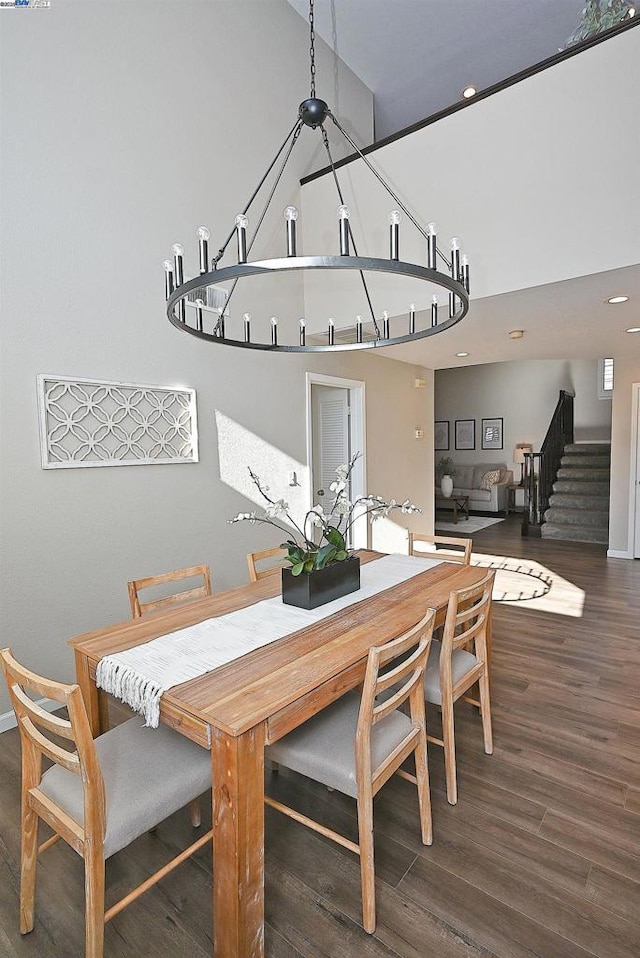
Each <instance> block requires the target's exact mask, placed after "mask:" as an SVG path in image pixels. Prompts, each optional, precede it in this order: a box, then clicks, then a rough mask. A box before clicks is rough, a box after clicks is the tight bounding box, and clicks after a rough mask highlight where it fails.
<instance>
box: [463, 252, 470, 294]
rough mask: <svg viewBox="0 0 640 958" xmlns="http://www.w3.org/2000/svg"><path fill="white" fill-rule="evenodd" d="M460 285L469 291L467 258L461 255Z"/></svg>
mask: <svg viewBox="0 0 640 958" xmlns="http://www.w3.org/2000/svg"><path fill="white" fill-rule="evenodd" d="M462 285H463V286H464V288H465V289H466V291H467V292H468V293H469V292H471V290H470V289H469V259H468V258H467V257H466V256H463V257H462Z"/></svg>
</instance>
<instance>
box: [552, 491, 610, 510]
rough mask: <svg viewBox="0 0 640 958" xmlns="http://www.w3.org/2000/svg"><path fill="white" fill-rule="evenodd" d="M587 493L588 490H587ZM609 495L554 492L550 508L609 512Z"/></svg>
mask: <svg viewBox="0 0 640 958" xmlns="http://www.w3.org/2000/svg"><path fill="white" fill-rule="evenodd" d="M585 491H586V490H585ZM608 506H609V495H608V494H606V495H604V494H603V495H600V496H592V495H591V493H590V492H587V494H586V495H581V494H578V493H571V492H554V493H552V494H551V496H550V497H549V507H553V508H554V509H555V508H558V509H595V510H596V511H598V510H606V511H608Z"/></svg>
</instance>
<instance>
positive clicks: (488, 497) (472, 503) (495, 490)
mask: <svg viewBox="0 0 640 958" xmlns="http://www.w3.org/2000/svg"><path fill="white" fill-rule="evenodd" d="M454 469H455V473H454V476H453V494H454V495H456V494H457V495H459V496H469V509H473V510H476V511H478V512H506V510H507V504H508V497H509V493H508V486H509V485H511V483H512V482H513V472H512V471H511V469H507V465H506V463H504V462H478V463H475V464H470V465H465V464H464V463H459V462H457V463H455V466H454ZM496 469H499V470H500V481H499V482H497V483H494V484H493V485H492V486H491V488H490V489H481V488H480V485H481V483H482V480H483V478H484V475H485V473H487V472H492V471H494V470H496ZM437 489H438V494H440V488H439V483H438V487H437ZM446 508H447V506H446V502H445V501H444V500H441V499H439V500H438V509H446ZM451 508H452V509H453V504H452V506H451Z"/></svg>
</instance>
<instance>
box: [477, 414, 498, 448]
mask: <svg viewBox="0 0 640 958" xmlns="http://www.w3.org/2000/svg"><path fill="white" fill-rule="evenodd" d="M482 448H483V449H502V419H483V420H482Z"/></svg>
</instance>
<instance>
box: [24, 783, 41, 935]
mask: <svg viewBox="0 0 640 958" xmlns="http://www.w3.org/2000/svg"><path fill="white" fill-rule="evenodd" d="M23 801H24V805H23V808H22V854H21V861H20V934H21V935H26V934H27V933H28V932H30V931H33V925H34V921H35V906H36V874H37V870H38V816H37V814H36V813H35V812H34V811H33V809H32V808H29V806H28V805H27V800H26V798H25V799H24V800H23Z"/></svg>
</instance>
